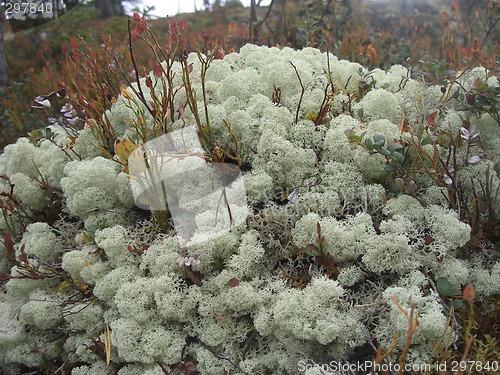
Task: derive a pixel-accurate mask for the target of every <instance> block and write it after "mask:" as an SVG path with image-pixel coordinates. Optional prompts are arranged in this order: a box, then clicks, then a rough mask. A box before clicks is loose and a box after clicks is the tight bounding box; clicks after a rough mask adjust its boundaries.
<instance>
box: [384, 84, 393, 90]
mask: <svg viewBox="0 0 500 375" xmlns="http://www.w3.org/2000/svg"><path fill="white" fill-rule="evenodd" d="M389 87H391V84H390V83H384V85H383V86H382V88H383V89H384V90H385V89H388V88H389Z"/></svg>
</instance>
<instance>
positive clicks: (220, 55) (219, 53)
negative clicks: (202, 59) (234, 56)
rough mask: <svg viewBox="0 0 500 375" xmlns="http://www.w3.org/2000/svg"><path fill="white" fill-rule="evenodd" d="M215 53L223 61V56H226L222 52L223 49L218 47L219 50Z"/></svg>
mask: <svg viewBox="0 0 500 375" xmlns="http://www.w3.org/2000/svg"><path fill="white" fill-rule="evenodd" d="M217 53H218V55H219V59H223V58H224V56H226V53H225V52H224V49H223V48H222V47H219V49H218V50H217Z"/></svg>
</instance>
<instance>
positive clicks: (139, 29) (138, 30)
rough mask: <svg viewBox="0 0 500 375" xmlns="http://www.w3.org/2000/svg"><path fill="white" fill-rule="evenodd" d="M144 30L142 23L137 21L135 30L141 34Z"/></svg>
mask: <svg viewBox="0 0 500 375" xmlns="http://www.w3.org/2000/svg"><path fill="white" fill-rule="evenodd" d="M144 30H146V27H145V26H144V25H143V24H142V23H138V24H137V26H136V27H135V32H136V33H137V34H139V35H141V34H142V33H143V32H144Z"/></svg>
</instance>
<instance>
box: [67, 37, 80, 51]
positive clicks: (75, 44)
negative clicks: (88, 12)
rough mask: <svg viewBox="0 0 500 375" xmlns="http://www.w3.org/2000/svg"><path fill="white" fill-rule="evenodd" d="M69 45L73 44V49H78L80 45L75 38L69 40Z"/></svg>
mask: <svg viewBox="0 0 500 375" xmlns="http://www.w3.org/2000/svg"><path fill="white" fill-rule="evenodd" d="M69 44H71V47H73V48H74V49H78V44H77V43H76V42H75V40H74V39H73V38H71V39H70V40H69Z"/></svg>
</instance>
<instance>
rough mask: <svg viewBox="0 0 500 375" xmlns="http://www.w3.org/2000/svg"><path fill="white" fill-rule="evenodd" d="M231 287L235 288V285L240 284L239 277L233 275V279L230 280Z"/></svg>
mask: <svg viewBox="0 0 500 375" xmlns="http://www.w3.org/2000/svg"><path fill="white" fill-rule="evenodd" d="M228 284H229V287H230V288H234V287H237V286H238V285H240V280H238V278H237V277H233V278H232V279H231V280H229V283H228Z"/></svg>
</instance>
